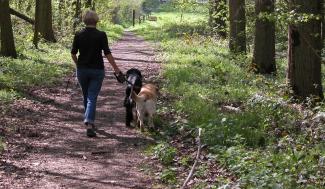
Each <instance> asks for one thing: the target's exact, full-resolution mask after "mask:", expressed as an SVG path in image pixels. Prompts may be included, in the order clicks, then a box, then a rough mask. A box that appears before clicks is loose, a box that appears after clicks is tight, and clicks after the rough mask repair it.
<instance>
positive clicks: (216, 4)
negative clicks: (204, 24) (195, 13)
mask: <svg viewBox="0 0 325 189" xmlns="http://www.w3.org/2000/svg"><path fill="white" fill-rule="evenodd" d="M226 6H227V2H226V0H209V25H210V26H211V27H212V28H213V30H214V31H215V32H216V33H217V34H218V35H219V36H220V37H222V38H226V37H227V31H226V30H227V29H226V28H227V24H226V20H227V7H226Z"/></svg>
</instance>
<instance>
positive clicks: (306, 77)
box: [287, 0, 324, 99]
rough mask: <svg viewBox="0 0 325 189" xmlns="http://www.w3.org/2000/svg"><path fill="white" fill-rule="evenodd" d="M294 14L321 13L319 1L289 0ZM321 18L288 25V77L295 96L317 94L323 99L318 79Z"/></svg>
mask: <svg viewBox="0 0 325 189" xmlns="http://www.w3.org/2000/svg"><path fill="white" fill-rule="evenodd" d="M290 3H291V4H292V5H293V6H294V7H295V8H296V12H297V13H306V14H314V15H320V16H322V6H323V2H322V0H313V1H306V0H290ZM321 30H322V29H321V20H320V19H316V18H311V19H309V20H308V21H307V22H301V23H298V24H292V25H290V26H289V33H288V36H289V44H288V73H287V79H288V83H289V85H290V87H291V88H292V89H293V92H294V95H296V96H298V97H302V98H306V97H309V96H316V97H319V98H320V99H323V97H324V96H323V89H322V82H321V51H322V48H323V43H322V40H321V36H322V35H321V32H322V31H321Z"/></svg>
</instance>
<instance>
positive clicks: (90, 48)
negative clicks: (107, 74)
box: [71, 27, 111, 69]
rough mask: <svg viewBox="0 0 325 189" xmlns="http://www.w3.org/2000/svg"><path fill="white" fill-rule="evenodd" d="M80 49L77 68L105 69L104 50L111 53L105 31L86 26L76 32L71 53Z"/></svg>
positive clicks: (75, 52) (105, 52)
mask: <svg viewBox="0 0 325 189" xmlns="http://www.w3.org/2000/svg"><path fill="white" fill-rule="evenodd" d="M78 51H79V56H78V61H77V68H91V69H104V61H103V56H102V52H104V54H105V55H107V54H110V53H111V50H110V49H109V46H108V41H107V36H106V33H105V32H102V31H99V30H98V29H96V28H91V27H86V28H84V29H83V30H81V31H80V32H78V33H76V34H75V36H74V39H73V43H72V49H71V54H77V53H78Z"/></svg>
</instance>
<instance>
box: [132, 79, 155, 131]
mask: <svg viewBox="0 0 325 189" xmlns="http://www.w3.org/2000/svg"><path fill="white" fill-rule="evenodd" d="M157 96H158V88H157V87H156V86H155V85H153V84H145V85H143V86H142V88H141V90H140V92H139V94H138V95H137V94H136V93H135V92H133V93H132V99H133V100H134V101H135V103H136V111H137V124H138V126H139V127H140V129H141V131H143V126H144V123H143V121H144V118H148V125H149V127H152V128H154V124H153V115H154V114H155V112H156V103H157Z"/></svg>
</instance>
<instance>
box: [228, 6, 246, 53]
mask: <svg viewBox="0 0 325 189" xmlns="http://www.w3.org/2000/svg"><path fill="white" fill-rule="evenodd" d="M245 12H246V11H245V0H229V20H230V35H229V37H230V38H229V49H230V51H231V52H232V53H235V54H238V53H246V13H245Z"/></svg>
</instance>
